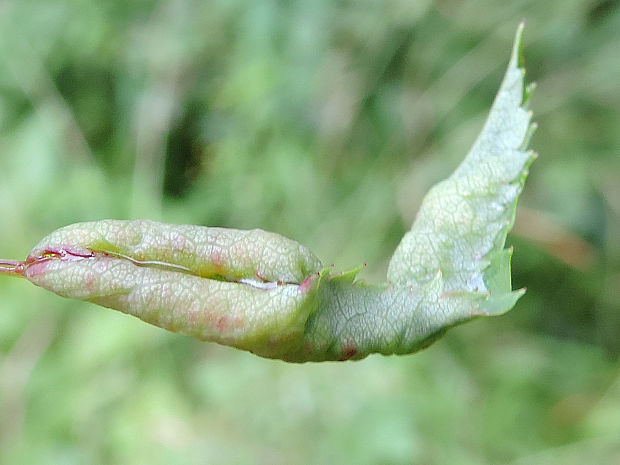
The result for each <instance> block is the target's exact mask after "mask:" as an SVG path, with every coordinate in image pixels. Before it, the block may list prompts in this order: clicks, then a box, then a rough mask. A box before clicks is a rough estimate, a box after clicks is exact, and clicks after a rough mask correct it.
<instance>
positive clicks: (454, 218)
mask: <svg viewBox="0 0 620 465" xmlns="http://www.w3.org/2000/svg"><path fill="white" fill-rule="evenodd" d="M521 32H522V26H520V27H519V30H518V32H517V37H516V39H515V45H514V49H513V52H512V56H511V59H510V63H509V66H508V70H507V72H506V76H505V78H504V81H503V83H502V86H501V88H500V90H499V93H498V95H497V97H496V100H495V103H494V104H493V107H492V109H491V112H490V114H489V117H488V120H487V122H486V124H485V126H484V128H483V130H482V133H481V134H480V136H479V137H478V139H477V141H476V142H475V144H474V146H473V148H472V149H471V150H470V152H469V153H468V155H467V157H466V158H465V160H464V161H463V163H462V164H461V165H460V166H459V167H458V168H457V170H456V171H455V172H454V174H453V175H452V176H450V178H448V179H447V180H445V181H443V182H441V183H439V184H438V185H436V186H435V187H433V188H432V189H431V191H430V192H429V193H428V195H427V196H426V197H425V199H424V201H423V203H422V207H421V209H420V212H419V213H418V216H417V218H416V220H415V222H414V223H413V226H412V228H411V231H409V232H408V233H407V234H406V235H405V237H404V238H403V240H402V241H401V243H400V245H399V246H398V248H397V249H396V252H395V253H394V256H393V257H392V260H391V262H390V265H389V269H388V282H387V283H384V284H380V285H371V284H366V283H364V282H361V281H356V279H355V278H356V274H357V272H358V271H359V269H356V270H352V271H350V272H347V273H334V272H333V271H332V270H331V268H324V267H323V265H322V264H321V262H320V260H319V259H318V258H317V257H316V256H315V255H314V254H313V253H312V252H310V251H309V250H308V249H306V248H305V247H304V246H302V245H300V244H298V243H297V242H295V241H293V240H290V239H287V238H285V237H282V236H280V235H278V234H274V233H269V232H266V231H262V230H258V229H256V230H252V231H240V230H234V229H223V228H207V227H202V226H191V225H170V224H164V223H158V222H154V221H148V220H134V221H119V220H103V221H97V222H89V223H77V224H74V225H71V226H67V227H64V228H61V229H59V230H57V231H55V232H53V233H51V234H50V235H49V236H47V237H46V238H44V239H43V240H42V241H41V242H40V243H39V244H38V245H37V246H35V247H34V248H33V249H32V251H31V252H30V254H29V256H28V258H27V259H26V260H25V261H23V262H18V261H10V260H4V261H2V260H0V274H1V273H4V274H11V275H18V276H23V277H25V278H26V279H28V280H29V281H31V282H32V283H34V284H36V285H38V286H41V287H43V288H45V289H48V290H50V291H52V292H55V293H57V294H59V295H61V296H63V297H69V298H74V299H80V300H86V301H89V302H93V303H96V304H99V305H102V306H104V307H109V308H113V309H116V310H120V311H122V312H124V313H128V314H131V315H134V316H136V317H138V318H140V319H142V320H144V321H146V322H148V323H152V324H154V325H157V326H160V327H162V328H166V329H168V330H171V331H178V332H181V333H183V334H187V335H190V336H194V337H197V338H199V339H202V340H206V341H214V342H218V343H221V344H226V345H230V346H234V347H237V348H240V349H244V350H248V351H251V352H254V353H255V354H257V355H260V356H263V357H269V358H280V359H283V360H287V361H291V362H304V361H324V360H348V359H361V358H364V357H366V356H367V355H368V354H370V353H382V354H408V353H413V352H416V351H418V350H420V349H422V348H424V347H426V346H428V345H429V344H431V343H432V342H433V341H434V340H436V339H437V338H438V337H440V336H441V335H442V334H444V333H445V331H446V330H447V329H448V328H450V327H452V326H454V325H457V324H460V323H463V322H465V321H468V320H471V319H472V318H475V317H479V316H484V315H496V314H501V313H503V312H506V311H508V310H509V309H510V308H512V306H513V305H514V304H515V302H516V300H517V299H518V298H519V296H521V295H522V291H512V288H511V283H510V257H511V252H512V251H511V250H505V249H504V244H505V240H506V234H507V233H508V231H509V230H510V228H511V227H512V223H513V221H514V215H515V208H516V203H517V199H518V196H519V194H520V193H521V190H522V189H523V184H524V181H525V177H526V175H527V169H528V167H529V164H530V163H531V161H532V160H533V158H534V154H533V152H530V151H527V150H526V146H527V143H528V141H529V138H530V136H531V133H532V131H533V125H531V124H530V118H531V114H530V112H529V111H527V109H526V108H525V106H526V104H527V101H528V99H529V97H530V94H531V90H532V87H530V88H527V89H526V88H524V84H523V74H524V72H523V70H522V69H520V68H519V67H518V59H519V48H520V44H521Z"/></svg>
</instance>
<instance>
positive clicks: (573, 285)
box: [0, 0, 620, 465]
mask: <svg viewBox="0 0 620 465" xmlns="http://www.w3.org/2000/svg"><path fill="white" fill-rule="evenodd" d="M619 3H620V2H618V1H617V0H568V1H567V0H549V1H546V2H539V1H533V0H515V1H512V2H492V1H490V0H468V1H456V0H443V1H436V2H432V1H424V0H389V1H371V0H359V1H357V2H353V1H311V0H307V1H302V0H299V1H275V0H261V1H258V2H247V1H241V0H219V1H218V0H210V1H199V0H195V1H191V0H170V1H154V0H139V1H133V2H126V1H120V0H108V1H96V0H52V1H46V2H41V1H36V0H19V1H17V0H13V1H10V0H5V1H3V2H2V3H0V70H1V72H0V257H4V258H14V259H17V258H24V257H25V256H26V255H27V253H28V251H29V249H30V247H31V246H33V245H34V244H35V243H36V242H38V240H39V239H40V238H41V237H42V236H44V235H45V234H47V233H48V232H50V231H51V230H53V229H56V228H58V227H60V226H63V225H66V224H69V223H73V222H77V221H84V220H95V219H101V218H138V217H146V218H151V219H156V220H162V221H167V222H178V223H193V224H204V225H212V226H215V225H217V226H226V227H236V228H253V227H261V228H264V229H267V230H271V231H276V232H279V233H281V234H284V235H286V236H288V237H291V238H293V239H296V240H298V241H300V242H302V243H303V244H305V245H307V246H309V247H310V248H311V249H312V250H314V251H315V252H316V253H317V254H318V255H319V256H320V257H322V258H323V259H324V261H325V262H328V263H334V264H336V266H337V267H338V268H342V269H346V268H349V267H353V266H355V265H358V264H359V263H363V262H367V263H368V268H367V270H366V271H365V272H364V274H363V277H364V278H365V279H368V280H377V281H378V280H381V279H383V276H384V274H385V271H386V267H387V261H388V259H389V257H390V255H391V253H392V251H393V250H394V248H395V247H396V245H397V244H398V242H399V240H400V238H401V237H402V235H403V233H404V232H405V231H406V230H407V229H408V227H409V225H410V223H411V221H412V219H413V217H414V215H415V212H416V210H417V208H418V206H419V204H420V201H421V198H422V196H423V195H424V193H425V192H426V190H427V189H428V188H429V187H430V186H431V185H432V184H433V183H434V182H436V181H438V180H440V179H442V178H444V177H446V176H447V175H448V174H449V173H450V172H451V170H452V169H454V168H455V167H456V165H457V164H458V162H459V161H460V159H461V158H462V157H463V156H464V154H465V153H466V151H467V150H468V149H469V146H470V145H471V143H472V142H473V140H474V138H475V137H476V135H477V133H478V131H479V130H480V128H481V126H482V124H483V121H484V119H485V117H486V113H487V111H488V108H489V107H490V105H491V102H492V99H493V96H494V94H495V92H496V90H497V88H498V86H499V83H500V80H501V77H502V74H503V72H504V69H505V66H506V63H507V60H508V56H509V53H510V47H511V42H512V39H513V36H514V33H515V30H516V28H517V25H518V23H519V21H521V20H522V19H526V21H527V24H526V29H525V43H524V55H525V65H526V67H527V71H528V78H529V79H530V80H535V81H536V82H537V83H538V89H537V91H536V93H535V96H534V99H533V103H532V107H533V109H534V111H535V118H534V119H535V120H536V121H538V123H539V124H540V128H539V130H538V132H537V134H536V135H535V137H534V139H533V142H532V146H533V148H535V149H536V150H537V151H538V152H539V153H540V158H539V159H538V161H536V163H535V164H534V165H533V168H532V173H531V175H530V178H529V180H528V183H527V186H526V189H525V192H524V194H523V196H522V199H521V204H520V209H519V213H518V218H517V223H516V226H515V231H514V233H513V234H512V235H511V236H509V239H508V243H509V244H512V245H514V246H515V254H514V258H513V272H514V284H515V287H523V286H527V287H528V293H527V294H526V295H525V297H523V298H522V299H521V300H520V301H519V303H518V304H517V306H516V308H515V309H514V310H513V311H512V312H510V313H509V314H507V315H506V316H504V317H501V318H495V319H488V320H484V321H482V320H481V321H477V322H474V323H472V324H468V325H465V326H463V327H459V328H457V329H454V330H452V331H450V332H449V333H448V335H447V336H446V337H445V338H444V339H443V340H441V341H440V342H438V343H437V344H436V345H434V346H433V347H431V348H430V349H429V350H427V351H425V352H422V353H420V354H418V355H415V356H410V357H382V356H371V357H368V358H367V359H366V360H364V361H361V362H356V363H353V362H351V363H325V364H305V365H288V364H285V363H283V362H278V361H269V360H263V359H260V358H257V357H254V356H252V355H250V354H246V353H242V352H239V351H235V350H232V349H228V348H224V347H219V346H217V345H214V344H205V343H201V342H198V341H195V340H192V339H190V338H187V337H183V336H180V335H175V334H170V333H167V332H165V331H163V330H160V329H157V328H154V327H150V326H148V325H145V324H143V323H141V322H139V321H138V320H135V319H133V318H130V317H127V316H124V315H122V314H119V313H116V312H112V311H107V310H103V309H101V308H98V307H95V306H93V305H88V304H85V303H79V302H74V301H69V300H64V299H61V298H59V297H56V296H54V295H52V294H49V293H47V292H45V291H43V290H41V289H37V288H35V287H33V286H31V285H30V284H29V283H27V282H21V281H20V280H17V279H9V278H3V279H0V462H2V463H11V464H21V463H27V464H30V463H35V464H39V463H40V464H52V463H59V464H84V463H90V464H107V463H122V464H142V463H150V464H194V463H204V464H213V463H222V464H254V463H256V464H300V465H302V464H327V463H334V464H360V465H364V464H376V465H379V464H428V465H433V464H457V465H460V464H472V465H480V464H519V465H525V464H537V465H538V464H562V465H565V464H582V463H597V464H617V463H620V362H619V358H618V355H619V354H620V337H619V336H620V130H619V128H620V112H619V108H620V84H619V83H620V54H619V52H618V50H620V4H619Z"/></svg>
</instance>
